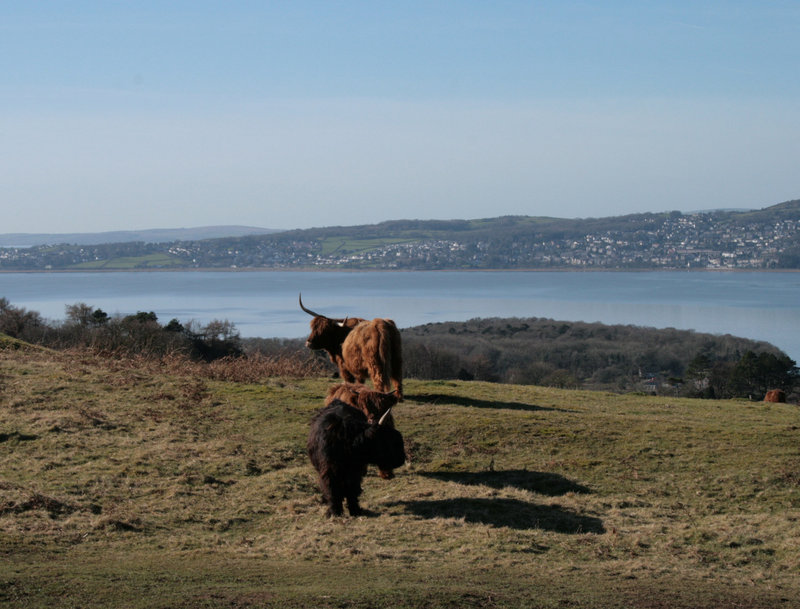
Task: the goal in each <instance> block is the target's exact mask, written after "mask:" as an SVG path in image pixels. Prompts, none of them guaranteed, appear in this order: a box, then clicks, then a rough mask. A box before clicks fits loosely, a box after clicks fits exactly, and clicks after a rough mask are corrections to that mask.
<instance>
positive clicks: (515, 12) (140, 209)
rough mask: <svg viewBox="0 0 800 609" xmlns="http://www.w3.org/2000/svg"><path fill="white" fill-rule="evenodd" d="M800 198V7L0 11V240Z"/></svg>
mask: <svg viewBox="0 0 800 609" xmlns="http://www.w3.org/2000/svg"><path fill="white" fill-rule="evenodd" d="M798 197H800V2H797V1H794V0H793V1H783V2H781V1H778V2H772V1H769V0H762V1H748V2H744V1H739V2H737V1H730V2H705V1H702V0H700V1H671V2H666V1H664V2H655V1H647V0H632V1H629V2H623V1H619V2H613V1H604V2H572V1H547V2H537V1H533V0H531V1H526V2H523V1H514V0H509V1H502V0H500V1H497V0H495V1H492V2H486V1H483V0H481V1H468V0H453V1H437V0H426V1H424V2H417V1H413V0H411V1H409V0H404V1H402V2H399V1H391V2H390V1H382V0H368V1H363V2H350V1H341V2H335V1H319V2H313V1H304V0H292V1H288V0H287V1H285V2H267V1H261V2H255V1H252V2H235V1H231V2H223V1H219V2H206V1H202V0H191V1H184V2H177V1H172V2H161V1H158V2H148V1H137V2H123V1H111V0H108V1H103V2H99V1H98V2H89V1H86V2H80V1H73V2H69V3H67V2H46V1H41V2H38V1H37V2H3V3H0V198H1V199H0V200H1V201H2V210H3V213H2V220H0V232H3V233H9V232H75V231H102V230H123V229H143V228H166V227H181V226H184V227H187V226H202V225H213V224H246V225H253V226H262V227H270V228H304V227H310V226H327V225H334V224H360V223H372V222H380V221H383V220H389V219H400V218H422V219H427V218H481V217H492V216H498V215H505V214H525V215H548V216H560V217H588V216H606V215H616V214H624V213H631V212H643V211H665V210H673V209H678V210H683V211H687V210H696V209H708V208H716V207H765V206H767V205H771V204H774V203H779V202H781V201H785V200H788V199H795V198H798Z"/></svg>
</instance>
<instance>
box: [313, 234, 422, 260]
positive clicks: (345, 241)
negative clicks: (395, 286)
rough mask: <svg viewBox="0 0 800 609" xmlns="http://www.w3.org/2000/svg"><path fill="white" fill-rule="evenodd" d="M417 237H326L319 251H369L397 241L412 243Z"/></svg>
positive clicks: (331, 252)
mask: <svg viewBox="0 0 800 609" xmlns="http://www.w3.org/2000/svg"><path fill="white" fill-rule="evenodd" d="M415 241H418V238H403V237H400V238H389V237H387V238H375V239H352V238H343V237H327V238H325V239H323V240H322V248H321V251H320V253H321V254H322V255H323V256H330V255H331V254H360V253H364V252H369V251H371V250H374V249H377V248H379V247H385V246H387V245H394V244H397V243H413V242H415Z"/></svg>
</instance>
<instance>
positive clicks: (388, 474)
mask: <svg viewBox="0 0 800 609" xmlns="http://www.w3.org/2000/svg"><path fill="white" fill-rule="evenodd" d="M378 475H379V476H380V477H381V478H383V479H384V480H391V479H392V478H394V470H391V469H380V468H379V469H378Z"/></svg>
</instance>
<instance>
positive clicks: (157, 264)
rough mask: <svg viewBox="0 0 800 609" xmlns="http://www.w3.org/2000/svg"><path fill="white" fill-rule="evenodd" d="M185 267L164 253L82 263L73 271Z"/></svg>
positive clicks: (182, 263) (181, 262)
mask: <svg viewBox="0 0 800 609" xmlns="http://www.w3.org/2000/svg"><path fill="white" fill-rule="evenodd" d="M179 266H185V264H184V261H182V260H180V259H179V258H177V257H176V256H173V255H171V254H165V253H155V254H147V255H146V256H128V257H120V258H111V259H110V260H98V261H96V262H82V263H81V264H75V265H73V266H72V267H70V268H72V269H73V270H85V271H99V270H111V269H115V270H117V269H118V270H125V271H130V270H133V269H163V268H171V267H179Z"/></svg>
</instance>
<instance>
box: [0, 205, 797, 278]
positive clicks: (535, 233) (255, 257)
mask: <svg viewBox="0 0 800 609" xmlns="http://www.w3.org/2000/svg"><path fill="white" fill-rule="evenodd" d="M203 268H207V269H297V270H300V269H364V270H370V269H371V270H468V269H486V270H490V269H505V270H511V269H550V270H560V269H564V270H568V269H584V270H586V269H617V270H634V269H635V270H643V269H750V270H765V269H800V200H794V201H787V202H785V203H780V204H778V205H773V206H770V207H766V208H764V209H760V210H749V211H734V210H718V211H709V212H696V213H682V212H679V211H671V212H664V213H644V214H633V215H627V216H616V217H607V218H584V219H561V218H548V217H533V216H505V217H499V218H488V219H480V220H449V221H443V220H427V221H423V220H396V221H389V222H383V223H380V224H372V225H360V226H349V227H340V226H337V227H327V228H314V229H306V230H293V231H284V232H274V233H268V234H247V235H237V236H227V237H223V238H214V239H191V240H187V239H182V240H174V241H158V242H156V241H146V240H134V241H127V242H115V243H104V244H93V245H87V244H69V243H63V244H49V245H38V246H33V247H26V248H21V247H16V248H13V247H12V248H9V247H6V248H3V249H0V271H34V270H52V271H55V270H65V271H66V270H74V271H91V270H159V269H161V270H167V269H203Z"/></svg>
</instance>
